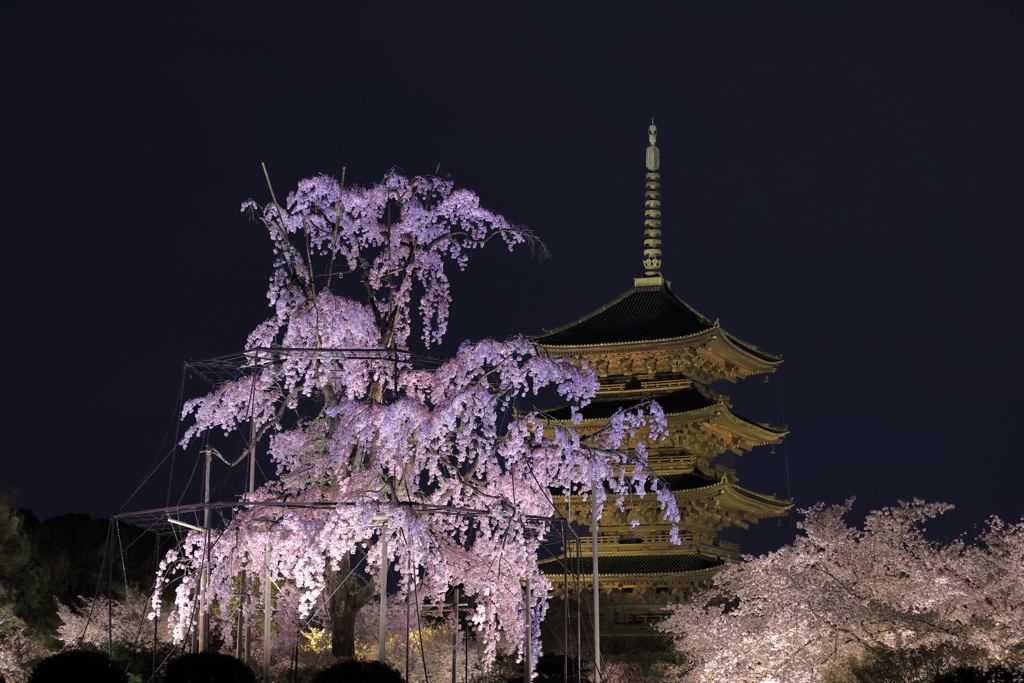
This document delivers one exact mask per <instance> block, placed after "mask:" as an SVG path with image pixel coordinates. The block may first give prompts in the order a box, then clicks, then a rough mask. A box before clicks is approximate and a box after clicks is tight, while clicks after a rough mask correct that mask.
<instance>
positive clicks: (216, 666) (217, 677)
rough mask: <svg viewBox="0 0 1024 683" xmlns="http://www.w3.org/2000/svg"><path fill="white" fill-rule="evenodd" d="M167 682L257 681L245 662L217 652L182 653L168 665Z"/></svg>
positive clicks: (241, 682)
mask: <svg viewBox="0 0 1024 683" xmlns="http://www.w3.org/2000/svg"><path fill="white" fill-rule="evenodd" d="M164 680H165V681H166V683H256V674H254V673H253V672H252V669H250V668H249V667H248V666H246V665H245V662H243V661H241V660H239V659H235V658H234V657H232V656H230V655H222V654H218V653H216V652H198V653H196V654H188V655H182V656H180V657H178V658H177V659H175V660H173V661H172V662H171V663H170V664H169V665H168V666H167V675H166V677H165V678H164Z"/></svg>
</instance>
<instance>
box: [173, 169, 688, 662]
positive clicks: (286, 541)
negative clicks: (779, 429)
mask: <svg viewBox="0 0 1024 683" xmlns="http://www.w3.org/2000/svg"><path fill="white" fill-rule="evenodd" d="M242 208H243V210H244V211H249V212H252V213H253V214H254V215H256V216H258V217H259V220H261V221H262V222H263V223H264V225H265V226H266V227H267V229H268V231H269V233H270V237H271V240H272V241H273V244H274V249H275V253H276V255H277V258H276V261H275V264H274V273H273V275H272V277H271V279H270V286H269V290H268V294H267V296H268V299H269V302H270V305H271V307H272V308H273V315H272V316H271V317H270V318H269V319H268V320H267V321H265V322H264V323H262V324H261V325H259V326H258V327H257V328H256V329H255V330H254V331H253V332H252V334H251V335H250V336H249V340H248V344H247V347H246V348H247V351H246V358H247V359H248V367H247V368H246V370H247V372H246V374H245V375H244V376H242V377H240V378H239V379H236V380H233V381H228V382H225V383H224V384H222V385H220V386H218V387H217V388H216V389H214V390H213V391H211V392H210V393H209V394H208V395H207V396H204V397H202V398H197V399H193V400H192V401H189V402H188V403H187V404H186V405H185V409H184V414H183V416H184V417H185V418H187V419H189V420H191V424H190V425H189V427H188V430H187V432H186V434H185V437H184V440H183V443H184V444H188V443H190V442H193V441H195V440H197V439H199V437H200V436H201V435H202V434H204V433H205V432H207V431H208V430H212V429H218V430H223V431H225V432H231V431H234V430H242V429H244V430H245V431H244V433H246V434H248V433H249V432H248V430H249V429H254V430H255V433H256V435H257V438H258V440H260V441H261V442H264V443H266V444H267V446H266V447H267V448H268V450H269V453H270V456H271V458H272V459H273V462H274V463H275V465H276V477H275V478H274V479H273V480H271V481H269V482H267V483H266V484H265V485H264V486H262V487H261V488H259V489H258V490H257V491H256V492H255V493H254V494H252V495H250V496H248V497H247V498H246V499H245V501H244V502H243V503H242V504H240V505H239V507H238V510H237V512H236V514H235V516H234V518H233V520H232V521H231V522H230V523H229V524H228V525H227V526H226V527H224V528H221V529H217V530H215V531H214V532H213V533H212V535H211V541H210V543H209V544H207V543H206V538H205V534H204V533H200V532H196V533H193V534H191V535H190V536H189V537H188V538H187V539H186V541H185V543H184V544H182V545H181V547H180V548H179V549H178V550H177V551H176V552H175V553H172V554H171V555H169V556H168V557H167V558H166V559H165V561H164V563H163V564H162V565H161V569H160V580H161V582H164V583H168V582H170V581H171V580H172V579H174V578H176V577H178V576H181V577H182V578H181V580H180V581H178V582H177V584H176V602H175V609H174V612H173V614H171V615H170V619H169V620H170V624H171V627H172V630H173V633H174V637H175V638H176V639H178V640H181V639H182V638H184V637H185V635H186V634H187V632H188V631H189V630H190V629H191V628H193V625H194V621H195V614H196V613H197V601H198V599H199V591H198V575H199V573H200V568H201V567H202V566H203V564H204V561H205V559H204V558H205V557H207V556H209V561H210V582H209V586H208V596H209V599H210V600H211V601H212V602H213V603H214V604H216V605H218V606H219V612H218V613H217V614H215V616H214V625H215V626H217V627H220V628H221V636H222V638H223V640H224V642H225V643H226V644H227V645H229V646H230V644H231V643H232V642H233V638H234V635H233V632H232V628H231V619H232V618H233V617H232V615H231V614H230V612H229V610H228V609H227V607H226V606H228V605H231V604H232V603H233V601H235V595H236V592H237V588H238V577H239V576H240V575H241V573H242V572H243V571H246V572H248V574H249V575H250V576H251V577H253V580H254V581H256V582H259V581H261V580H262V578H261V577H263V576H264V575H265V573H266V572H269V575H270V576H271V577H272V580H273V581H274V598H273V600H274V610H275V623H276V624H277V628H280V633H279V634H278V635H277V636H276V639H275V648H277V649H279V650H280V653H279V654H282V656H284V654H285V653H287V651H288V648H290V647H291V646H292V645H293V644H294V642H295V638H296V637H297V634H298V632H299V630H300V629H301V628H302V627H303V625H304V624H306V623H308V622H309V620H311V619H312V620H314V621H315V620H317V619H319V620H323V615H324V610H325V609H326V608H325V603H326V599H327V597H329V596H328V595H327V592H328V589H329V586H328V581H327V578H326V576H325V570H327V569H334V570H337V569H338V568H339V567H341V566H348V565H349V562H351V563H352V564H353V565H354V564H356V563H357V562H358V563H360V567H361V569H360V571H366V572H368V574H369V576H376V575H377V572H378V569H379V568H380V566H381V564H382V563H387V564H389V565H392V566H393V567H394V568H395V569H396V570H397V571H398V574H399V575H400V579H399V581H398V586H397V588H398V591H399V595H400V596H408V595H415V599H416V600H418V601H419V603H420V604H421V605H427V604H437V603H440V602H443V601H444V599H445V595H446V594H447V592H448V590H449V589H450V587H452V586H461V590H462V594H463V595H464V596H466V597H468V598H469V599H470V600H471V601H472V603H473V605H474V608H473V609H474V612H473V616H472V619H471V620H470V621H471V623H472V629H473V630H474V631H475V635H476V638H477V640H478V641H479V642H480V643H481V644H482V657H483V658H484V661H485V662H490V661H492V660H493V659H494V657H495V655H496V653H497V651H498V648H499V647H504V648H513V649H515V648H519V649H521V648H522V643H523V639H524V637H525V630H526V629H525V628H524V622H525V617H526V613H525V612H524V610H529V613H530V615H531V620H532V622H533V623H534V629H533V634H532V637H533V638H534V639H535V640H536V639H537V638H538V637H539V628H537V625H538V624H539V621H540V620H541V619H542V618H543V615H544V612H545V610H546V598H545V596H546V592H547V589H548V588H549V583H548V581H547V579H546V578H545V577H544V575H543V574H542V573H541V572H540V571H539V570H538V566H537V552H538V549H539V547H540V545H541V543H542V542H544V540H545V539H546V537H547V536H548V535H549V534H550V533H551V531H552V528H551V523H550V522H548V521H546V520H548V519H550V518H551V517H553V516H554V515H556V512H555V509H554V506H553V505H552V502H551V497H550V493H549V491H550V490H551V489H553V488H565V487H570V486H571V487H572V490H573V491H574V492H579V493H588V492H589V491H590V481H591V476H592V475H591V472H592V471H593V472H594V473H595V474H596V478H597V479H598V480H601V481H607V482H608V485H609V487H610V490H611V491H612V492H613V493H614V494H616V495H618V496H619V497H620V499H621V497H622V496H623V495H625V494H627V493H628V492H630V491H637V492H643V491H645V490H649V491H653V490H655V489H656V485H657V479H656V478H648V477H647V476H646V474H645V472H644V467H645V463H646V453H645V451H644V449H643V445H642V444H639V445H637V446H635V447H634V448H633V449H629V448H628V444H629V443H631V441H632V442H638V439H637V438H636V437H637V435H638V434H639V433H640V432H645V438H649V439H658V438H660V437H661V436H662V435H663V434H664V433H665V429H666V423H665V418H664V415H663V414H662V412H661V410H660V408H659V407H658V406H657V405H656V404H653V403H652V404H649V405H644V406H642V407H641V408H639V409H635V410H632V411H628V412H620V413H619V414H617V415H615V416H614V417H613V418H612V420H611V422H610V423H609V426H608V427H607V428H606V429H605V430H603V431H602V432H601V433H600V434H599V435H598V437H597V438H596V440H592V441H589V442H582V441H581V439H580V437H579V435H578V434H577V433H576V432H575V430H574V429H573V426H572V424H553V425H551V424H547V423H546V422H545V420H544V419H543V416H542V415H539V414H538V413H536V412H532V411H526V412H517V411H516V410H515V401H516V400H517V399H519V398H523V397H526V396H529V395H533V394H536V393H537V392H539V391H541V390H542V389H544V388H550V389H553V390H554V391H555V392H556V393H557V394H558V395H560V396H561V398H562V400H564V401H566V402H568V403H570V404H571V405H573V406H574V409H575V410H576V412H575V413H574V415H575V416H576V417H575V419H576V420H577V421H578V419H579V417H578V415H579V414H578V408H579V407H580V406H583V405H585V404H586V403H588V402H589V401H590V400H591V398H593V396H594V395H595V392H596V390H597V388H598V382H597V379H596V377H595V375H594V373H593V372H591V370H590V369H589V367H586V366H584V367H577V366H575V365H573V363H572V362H571V361H570V360H569V359H565V358H554V357H551V356H549V355H547V354H545V353H543V352H542V351H540V350H539V349H538V348H537V346H536V345H535V344H534V343H533V342H532V341H531V340H530V339H527V338H525V337H513V338H511V339H507V340H504V341H495V340H484V341H481V342H477V343H470V342H466V343H464V344H462V346H460V347H459V349H458V351H457V353H456V354H455V356H454V357H453V358H451V359H449V360H447V361H445V362H443V363H440V364H438V365H437V366H436V367H429V366H430V363H425V362H422V361H421V360H417V357H416V356H414V355H413V354H411V353H409V350H410V336H411V334H412V331H413V330H414V329H417V328H418V329H420V330H421V337H420V341H421V342H422V343H423V344H424V345H425V346H427V347H429V346H430V345H431V344H433V343H436V342H439V341H441V339H442V337H443V335H444V332H445V329H446V325H447V320H448V314H449V304H450V290H449V284H448V275H447V271H446V269H447V268H448V267H449V266H450V265H454V266H456V267H459V268H462V267H464V266H465V265H466V262H467V258H468V256H469V252H470V251H472V250H473V249H476V248H478V247H481V246H483V245H484V244H485V243H486V242H488V241H490V240H492V239H500V240H503V241H504V242H505V244H506V245H507V246H508V247H509V248H510V249H511V248H512V247H514V246H516V245H517V244H523V243H527V244H530V245H532V246H534V247H538V246H540V245H539V243H538V242H537V240H536V239H535V238H534V236H533V235H532V233H530V232H529V231H528V230H526V229H525V228H521V227H517V226H513V225H512V224H511V223H509V222H508V221H506V220H505V219H504V218H502V217H501V216H498V215H496V214H493V213H491V212H489V211H487V210H486V209H484V208H482V207H481V206H480V201H479V199H478V198H477V196H476V195H475V194H473V193H471V192H469V191H466V190H456V189H454V187H453V185H452V183H451V182H449V181H447V180H442V179H439V178H433V177H427V178H419V177H418V178H411V179H410V178H405V177H402V176H400V175H397V174H395V173H391V174H389V175H387V176H386V177H385V178H384V180H383V181H382V182H381V183H379V184H376V185H373V186H370V187H351V188H349V187H347V188H344V189H342V188H341V187H340V186H339V184H338V183H337V182H336V181H335V180H333V179H331V178H327V177H323V176H320V177H316V178H311V179H308V180H304V181H302V182H300V183H299V186H298V189H297V190H296V191H295V192H293V193H291V194H290V195H289V196H288V198H287V200H286V201H285V203H284V204H283V205H281V206H278V205H277V204H275V203H273V202H272V203H271V204H268V205H267V206H264V207H262V208H261V207H259V206H257V205H256V204H255V203H253V202H251V201H250V202H246V203H245V204H243V207H242ZM350 281H355V284H357V285H359V288H358V289H360V290H361V291H362V293H363V296H362V298H361V299H360V300H356V299H353V298H351V297H350V296H347V295H346V294H343V293H342V291H349V292H351V291H352V289H353V288H352V287H348V288H345V287H342V286H341V285H343V284H345V283H348V282H350ZM308 405H315V406H316V409H315V410H309V409H308ZM303 406H307V408H304V407H303ZM595 494H596V495H597V496H598V497H599V499H600V501H601V502H603V501H604V499H605V497H606V495H607V494H606V490H605V487H603V486H599V487H598V488H597V491H596V492H595ZM659 498H660V500H662V504H663V508H664V510H665V516H666V517H667V518H668V519H669V520H671V521H673V522H675V521H677V520H678V518H679V515H678V512H677V510H676V508H675V501H674V499H673V498H672V496H671V495H670V494H665V493H664V492H661V493H659ZM285 502H287V504H288V505H287V506H281V505H280V504H281V503H285ZM246 503H248V505H247V504H246ZM258 503H266V504H271V503H273V504H275V505H274V506H270V507H268V506H261V505H257V504H258ZM466 511H474V512H466ZM267 519H270V520H271V521H272V522H273V524H272V526H271V527H270V528H268V527H267V526H262V527H257V526H254V522H255V521H256V520H267ZM384 536H386V537H387V541H388V542H387V551H388V552H387V557H383V556H382V547H383V545H384V544H382V543H381V542H380V541H381V539H382V538H383V537H384ZM525 578H529V579H530V580H531V581H532V582H533V586H534V589H533V602H532V603H531V604H529V605H524V592H523V590H522V589H521V581H522V580H523V579H525ZM403 599H404V598H403ZM261 600H262V598H261V595H260V593H259V591H253V595H252V599H251V600H250V601H249V602H247V603H246V604H245V605H244V606H243V607H242V609H244V610H245V612H246V614H247V616H248V617H249V618H250V619H251V620H252V622H256V621H257V619H256V617H257V616H258V613H259V612H260V611H261V610H262V609H263V605H262V603H261ZM235 602H236V603H237V601H235ZM158 607H159V606H158V605H154V609H158ZM534 647H535V650H534V651H535V652H539V651H540V643H539V641H538V642H535V644H534Z"/></svg>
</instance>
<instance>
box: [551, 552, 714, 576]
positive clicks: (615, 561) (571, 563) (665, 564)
mask: <svg viewBox="0 0 1024 683" xmlns="http://www.w3.org/2000/svg"><path fill="white" fill-rule="evenodd" d="M724 564H725V560H720V559H717V558H709V557H704V556H703V555H698V554H696V553H673V554H671V555H619V556H611V557H604V556H600V555H599V556H598V567H597V574H598V576H606V575H607V576H628V575H637V574H683V573H687V572H702V571H707V570H709V569H716V568H718V567H721V566H722V565H724ZM539 566H540V569H541V571H542V572H544V574H545V575H548V576H555V575H561V574H563V573H565V572H566V571H568V573H570V574H581V575H587V576H590V575H592V574H593V569H594V565H593V560H592V559H591V558H590V557H582V558H581V557H570V558H562V557H556V558H554V559H551V560H542V561H541V562H540V563H539Z"/></svg>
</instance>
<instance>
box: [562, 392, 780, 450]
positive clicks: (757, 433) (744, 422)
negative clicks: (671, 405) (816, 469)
mask: <svg viewBox="0 0 1024 683" xmlns="http://www.w3.org/2000/svg"><path fill="white" fill-rule="evenodd" d="M653 400H655V401H657V398H654V399H653ZM659 405H661V404H660V403H659ZM564 407H566V406H559V407H558V408H564ZM558 408H550V409H548V410H549V411H554V410H557V409H558ZM583 410H586V407H584V409H583ZM542 417H543V415H542ZM665 417H666V418H672V417H684V418H687V419H697V418H700V417H707V418H709V419H715V418H717V419H724V421H725V422H726V423H728V425H727V426H728V427H729V431H731V432H734V433H737V434H740V435H742V436H747V437H748V438H751V439H756V440H758V441H763V442H764V443H780V442H781V441H782V437H784V436H786V435H787V434H789V430H788V429H787V428H786V427H784V426H782V427H775V426H772V425H765V424H761V423H760V422H754V421H753V420H750V419H747V418H745V417H743V416H741V415H737V414H736V413H734V412H732V410H730V409H729V406H728V405H727V404H726V403H725V401H717V402H715V403H711V404H709V405H707V406H703V407H701V408H697V409H694V410H683V411H678V412H670V411H668V410H666V411H665ZM607 421H608V418H607V417H590V418H588V417H584V418H583V419H582V420H581V421H580V423H579V424H580V425H588V424H592V425H593V424H596V425H603V424H604V423H605V422H607ZM723 426H726V425H723Z"/></svg>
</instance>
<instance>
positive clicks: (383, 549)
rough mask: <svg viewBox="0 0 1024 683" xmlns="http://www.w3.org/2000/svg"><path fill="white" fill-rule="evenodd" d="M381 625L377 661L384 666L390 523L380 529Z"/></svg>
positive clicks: (378, 632)
mask: <svg viewBox="0 0 1024 683" xmlns="http://www.w3.org/2000/svg"><path fill="white" fill-rule="evenodd" d="M377 583H378V585H379V586H380V624H379V628H378V631H377V661H378V662H380V663H381V664H383V663H384V662H385V656H386V652H385V650H386V649H387V647H386V646H387V636H388V523H387V521H385V522H384V523H383V524H381V527H380V578H379V579H378V581H377Z"/></svg>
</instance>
